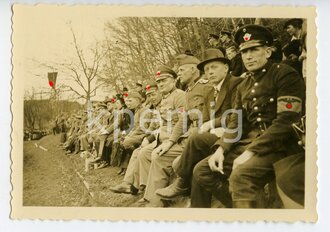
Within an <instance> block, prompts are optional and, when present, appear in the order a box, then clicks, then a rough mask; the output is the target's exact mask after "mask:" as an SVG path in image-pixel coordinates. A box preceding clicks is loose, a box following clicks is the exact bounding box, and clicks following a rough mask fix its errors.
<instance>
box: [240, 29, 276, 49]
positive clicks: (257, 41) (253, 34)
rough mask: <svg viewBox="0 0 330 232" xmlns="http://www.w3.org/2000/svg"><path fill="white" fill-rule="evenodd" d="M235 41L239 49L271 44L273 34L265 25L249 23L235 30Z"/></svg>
mask: <svg viewBox="0 0 330 232" xmlns="http://www.w3.org/2000/svg"><path fill="white" fill-rule="evenodd" d="M235 42H236V44H237V45H238V46H239V50H240V51H242V50H244V49H248V48H252V47H259V46H263V45H267V46H271V45H272V44H273V35H272V33H271V32H270V31H269V30H268V29H267V28H266V27H263V26H260V25H255V24H250V25H245V26H243V27H241V28H239V29H238V30H237V32H236V33H235Z"/></svg>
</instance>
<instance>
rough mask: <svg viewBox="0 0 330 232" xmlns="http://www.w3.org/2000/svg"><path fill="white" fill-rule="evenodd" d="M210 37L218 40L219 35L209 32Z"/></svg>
mask: <svg viewBox="0 0 330 232" xmlns="http://www.w3.org/2000/svg"><path fill="white" fill-rule="evenodd" d="M210 38H214V39H216V40H218V39H219V36H218V35H216V34H213V33H210V34H209V39H210Z"/></svg>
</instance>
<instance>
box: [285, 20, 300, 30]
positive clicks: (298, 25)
mask: <svg viewBox="0 0 330 232" xmlns="http://www.w3.org/2000/svg"><path fill="white" fill-rule="evenodd" d="M302 24H303V20H302V19H297V18H294V19H289V20H288V21H286V22H285V24H284V26H283V29H286V28H287V27H288V26H289V25H292V26H294V27H299V28H301V26H302Z"/></svg>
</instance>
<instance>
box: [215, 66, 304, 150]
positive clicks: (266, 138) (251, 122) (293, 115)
mask: <svg viewBox="0 0 330 232" xmlns="http://www.w3.org/2000/svg"><path fill="white" fill-rule="evenodd" d="M304 99H305V85H304V82H303V80H302V78H301V77H300V76H299V74H298V73H297V72H296V71H295V70H294V69H293V68H291V67H290V66H287V65H285V64H279V63H272V62H270V61H269V62H268V63H267V64H266V65H265V66H264V67H263V68H262V69H261V70H259V71H256V72H255V73H250V75H246V77H245V79H244V80H243V81H242V82H241V84H240V85H239V86H238V88H237V94H236V98H235V109H236V110H242V115H243V125H242V126H243V127H242V130H241V131H242V136H241V139H240V142H241V141H242V140H244V139H246V138H249V139H250V141H249V143H248V145H247V150H249V151H252V152H254V153H255V154H257V155H265V154H267V153H273V152H282V151H283V152H286V151H287V149H288V148H289V147H291V145H292V144H293V143H292V142H291V141H292V138H294V137H295V136H293V135H292V129H291V124H292V123H293V122H296V121H298V120H299V119H300V117H301V115H302V114H303V110H304ZM228 128H230V129H237V128H238V116H237V114H232V115H231V117H230V122H229V125H228ZM236 136H237V133H225V134H224V136H223V137H222V138H221V139H219V140H218V141H217V142H216V145H220V146H221V147H222V148H223V149H224V151H225V153H226V152H228V151H229V150H230V149H231V148H232V146H233V145H234V144H236V143H235V142H228V139H233V138H235V137H236ZM226 140H227V141H226Z"/></svg>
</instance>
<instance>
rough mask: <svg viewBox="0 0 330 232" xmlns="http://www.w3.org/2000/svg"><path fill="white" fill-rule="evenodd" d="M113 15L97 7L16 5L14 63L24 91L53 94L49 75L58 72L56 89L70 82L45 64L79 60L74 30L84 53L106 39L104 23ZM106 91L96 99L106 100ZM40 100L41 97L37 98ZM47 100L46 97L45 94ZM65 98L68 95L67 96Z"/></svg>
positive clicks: (15, 71)
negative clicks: (74, 40) (73, 35)
mask: <svg viewBox="0 0 330 232" xmlns="http://www.w3.org/2000/svg"><path fill="white" fill-rule="evenodd" d="M113 20H114V18H113V16H111V12H109V11H108V12H106V11H104V10H103V9H100V8H98V7H96V6H94V7H90V6H89V7H79V8H77V7H72V6H71V7H70V6H67V7H63V6H56V5H53V6H42V7H41V6H40V5H39V6H36V7H34V6H33V5H30V6H27V5H26V6H19V7H18V6H16V7H15V6H14V15H13V27H14V30H13V45H14V47H13V54H14V56H13V63H14V74H15V76H17V77H18V78H22V81H24V85H25V90H28V91H31V90H32V88H34V89H35V91H36V92H50V91H51V88H50V86H49V85H48V79H47V73H48V72H52V71H57V72H58V78H57V84H56V85H57V86H59V85H60V84H62V83H69V82H70V81H69V80H68V78H67V77H66V76H65V75H64V74H63V73H62V72H61V70H53V69H51V68H48V67H45V66H43V65H40V63H42V64H46V65H51V64H53V63H63V62H65V61H67V62H69V63H70V61H71V60H72V59H76V58H77V57H76V54H75V50H74V46H73V37H72V33H71V31H70V27H72V29H73V31H74V33H75V34H76V37H77V41H78V44H79V46H81V48H82V49H83V50H84V51H87V52H88V50H89V49H90V48H91V47H93V46H94V45H95V43H96V41H102V40H103V39H104V38H105V34H104V24H105V22H107V21H113ZM102 92H103V91H98V92H97V95H98V96H97V98H104V95H105V93H102ZM38 96H39V97H40V95H38ZM43 97H46V94H43ZM64 97H65V95H64Z"/></svg>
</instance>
